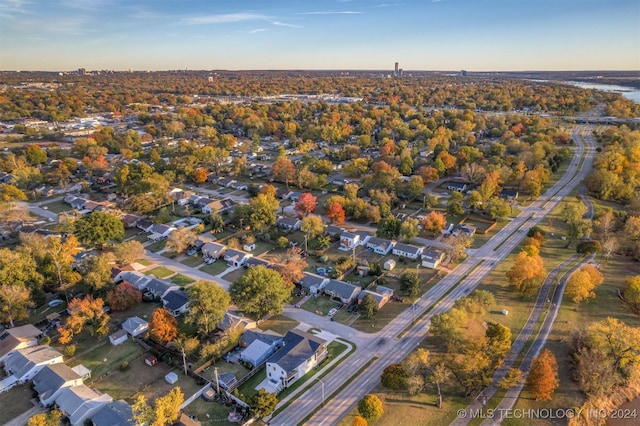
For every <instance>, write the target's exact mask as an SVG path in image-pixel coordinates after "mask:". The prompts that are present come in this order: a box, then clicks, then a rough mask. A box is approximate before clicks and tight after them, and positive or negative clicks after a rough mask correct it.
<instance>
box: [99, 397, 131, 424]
mask: <svg viewBox="0 0 640 426" xmlns="http://www.w3.org/2000/svg"><path fill="white" fill-rule="evenodd" d="M132 416H133V411H132V410H131V406H130V405H129V404H127V402H126V401H124V400H122V399H120V400H118V401H113V402H110V403H108V404H106V405H103V406H102V408H100V409H99V410H98V411H97V412H96V413H95V414H94V415H93V417H91V424H92V425H93V426H114V425H118V426H136V422H135V421H134V420H133V419H132Z"/></svg>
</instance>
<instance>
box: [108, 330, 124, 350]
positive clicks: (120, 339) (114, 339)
mask: <svg viewBox="0 0 640 426" xmlns="http://www.w3.org/2000/svg"><path fill="white" fill-rule="evenodd" d="M127 337H128V336H127V330H124V329H122V328H121V329H120V330H118V331H116V332H115V333H113V334H112V335H111V336H109V343H111V344H112V345H113V346H118V345H121V344H123V343H124V342H126V341H127Z"/></svg>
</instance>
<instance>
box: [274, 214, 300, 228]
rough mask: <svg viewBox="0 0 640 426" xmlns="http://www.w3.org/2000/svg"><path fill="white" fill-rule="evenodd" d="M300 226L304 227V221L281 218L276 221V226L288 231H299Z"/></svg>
mask: <svg viewBox="0 0 640 426" xmlns="http://www.w3.org/2000/svg"><path fill="white" fill-rule="evenodd" d="M300 225H302V221H301V220H300V219H298V218H293V217H279V218H278V219H277V220H276V226H277V227H278V228H280V229H285V230H287V231H297V230H298V229H300Z"/></svg>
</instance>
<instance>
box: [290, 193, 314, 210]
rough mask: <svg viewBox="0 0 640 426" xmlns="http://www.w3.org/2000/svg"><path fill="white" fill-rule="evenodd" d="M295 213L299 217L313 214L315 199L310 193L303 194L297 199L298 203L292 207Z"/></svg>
mask: <svg viewBox="0 0 640 426" xmlns="http://www.w3.org/2000/svg"><path fill="white" fill-rule="evenodd" d="M294 209H295V211H296V212H298V214H299V215H300V216H306V215H308V214H309V213H313V211H314V210H315V209H316V197H315V195H313V194H312V193H310V192H305V193H304V194H302V195H301V196H300V198H298V202H297V203H296V205H295V207H294Z"/></svg>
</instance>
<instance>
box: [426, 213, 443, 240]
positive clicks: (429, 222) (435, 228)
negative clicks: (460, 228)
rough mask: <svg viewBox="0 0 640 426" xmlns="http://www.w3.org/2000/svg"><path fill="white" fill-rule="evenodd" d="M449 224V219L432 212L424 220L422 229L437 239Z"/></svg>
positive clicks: (441, 214)
mask: <svg viewBox="0 0 640 426" xmlns="http://www.w3.org/2000/svg"><path fill="white" fill-rule="evenodd" d="M446 224H447V218H446V217H445V216H444V214H443V213H440V212H436V211H431V212H429V213H428V214H427V215H426V216H425V217H424V218H423V219H422V223H421V225H422V229H424V230H425V231H429V232H432V233H433V236H434V237H435V236H436V234H437V233H438V232H440V231H441V230H442V228H444V227H445V225H446Z"/></svg>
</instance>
